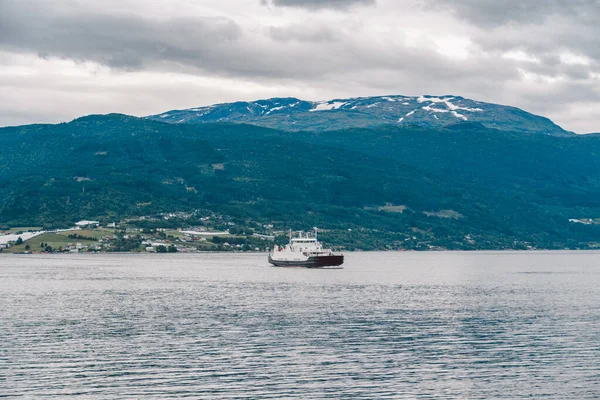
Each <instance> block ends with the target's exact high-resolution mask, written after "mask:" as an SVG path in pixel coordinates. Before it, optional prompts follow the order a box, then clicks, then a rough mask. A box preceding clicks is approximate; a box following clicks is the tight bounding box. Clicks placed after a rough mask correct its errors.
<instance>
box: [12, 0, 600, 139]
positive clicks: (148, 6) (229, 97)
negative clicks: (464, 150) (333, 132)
mask: <svg viewBox="0 0 600 400" xmlns="http://www.w3.org/2000/svg"><path fill="white" fill-rule="evenodd" d="M598 21H600V0H503V1H497V0H447V1H444V0H238V1H236V0H103V1H96V0H0V126H5V125H15V124H26V123H37V122H59V121H68V120H71V119H73V118H76V117H78V116H81V115H86V114H95V113H109V112H120V113H126V114H132V115H139V116H142V115H149V114H155V113H160V112H163V111H167V110H170V109H179V108H192V107H197V106H203V105H209V104H213V103H219V102H228V101H235V100H256V99H261V98H268V97H274V96H282V97H287V96H294V97H299V98H302V99H306V100H326V99H333V98H344V97H357V96H370V95H387V94H402V95H421V94H433V95H443V94H453V95H461V96H463V97H468V98H472V99H475V100H481V101H487V102H492V103H500V104H508V105H514V106H517V107H520V108H523V109H525V110H527V111H530V112H533V113H536V114H541V115H544V116H547V117H549V118H551V119H552V120H553V121H555V122H556V123H558V124H559V125H561V126H562V127H564V128H565V129H568V130H572V131H575V132H578V133H587V132H600V28H599V26H600V23H599V22H598Z"/></svg>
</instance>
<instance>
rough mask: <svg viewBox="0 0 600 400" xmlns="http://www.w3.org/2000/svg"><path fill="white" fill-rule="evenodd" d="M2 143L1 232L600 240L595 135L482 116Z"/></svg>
mask: <svg viewBox="0 0 600 400" xmlns="http://www.w3.org/2000/svg"><path fill="white" fill-rule="evenodd" d="M0 142H1V143H2V146H1V147H0V171H1V172H0V225H2V226H30V225H40V226H46V227H50V226H57V227H58V226H64V225H68V224H71V223H73V222H75V221H76V220H79V219H84V218H87V219H99V220H115V219H116V220H119V219H122V218H125V217H130V216H141V215H152V214H155V213H159V212H173V211H190V210H194V209H201V210H206V211H207V212H208V211H210V212H215V213H219V214H221V215H225V216H228V218H231V219H232V220H234V221H240V222H241V223H243V221H255V222H258V223H261V224H274V226H275V227H276V228H281V229H286V228H288V227H290V228H294V229H309V228H311V227H313V226H319V227H322V228H325V229H330V230H331V232H332V233H331V235H333V236H332V237H334V236H335V240H336V241H338V242H339V243H341V244H342V245H344V246H346V247H348V248H364V249H369V248H386V247H388V248H389V247H392V248H435V247H442V248H451V249H457V248H465V249H472V248H484V249H501V248H526V247H527V246H534V247H538V248H566V247H568V248H579V247H581V248H587V247H594V246H595V244H596V242H600V226H597V225H595V221H593V219H594V218H600V158H599V157H598V155H600V137H598V136H596V135H588V136H575V135H563V136H551V135H544V134H523V133H522V132H507V131H498V130H495V129H488V128H485V127H484V126H483V125H480V124H477V123H462V124H456V125H452V126H448V127H445V128H441V129H426V128H419V127H411V126H408V127H399V126H381V127H376V128H369V129H349V130H337V131H326V132H284V131H278V130H272V129H267V128H262V127H257V126H251V125H242V124H226V123H225V124H224V123H220V124H197V125H196V124H189V125H188V124H166V123H161V122H156V121H152V120H148V119H139V118H134V117H129V116H124V115H106V116H89V117H83V118H80V119H77V120H75V121H73V122H71V123H64V124H58V125H30V126H21V127H11V128H2V129H0ZM569 219H578V220H579V219H585V222H586V223H585V224H583V223H577V222H569ZM588 219H589V220H588Z"/></svg>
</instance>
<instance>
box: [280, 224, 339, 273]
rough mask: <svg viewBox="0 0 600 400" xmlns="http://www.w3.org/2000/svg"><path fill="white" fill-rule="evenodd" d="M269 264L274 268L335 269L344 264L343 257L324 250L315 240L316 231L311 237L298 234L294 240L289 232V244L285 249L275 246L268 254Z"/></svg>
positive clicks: (329, 250)
mask: <svg viewBox="0 0 600 400" xmlns="http://www.w3.org/2000/svg"><path fill="white" fill-rule="evenodd" d="M269 263H271V264H273V265H274V266H276V267H304V268H323V267H336V266H338V265H342V264H343V263H344V255H343V254H334V252H333V251H332V250H331V249H324V248H323V246H322V245H321V243H319V241H318V240H317V230H316V229H315V231H314V234H313V235H311V234H308V233H307V234H303V233H302V232H300V234H299V236H298V237H295V238H292V231H290V242H289V243H288V244H287V245H286V246H285V247H280V246H278V245H275V246H274V248H273V252H272V253H269Z"/></svg>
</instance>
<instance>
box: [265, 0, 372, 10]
mask: <svg viewBox="0 0 600 400" xmlns="http://www.w3.org/2000/svg"><path fill="white" fill-rule="evenodd" d="M261 4H263V5H272V6H275V7H297V8H307V9H312V10H317V9H325V8H328V9H338V10H347V9H349V8H350V7H353V6H357V5H358V6H372V5H375V0H261Z"/></svg>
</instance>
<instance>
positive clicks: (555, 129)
mask: <svg viewBox="0 0 600 400" xmlns="http://www.w3.org/2000/svg"><path fill="white" fill-rule="evenodd" d="M148 118H149V119H153V120H156V121H162V122H167V123H206V122H234V123H248V124H253V125H259V126H264V127H268V128H274V129H281V130H291V131H300V130H311V131H323V130H338V129H347V128H364V127H374V126H380V125H386V124H389V125H396V126H409V125H417V126H421V127H424V128H441V127H444V126H446V125H451V124H455V123H460V122H465V121H469V122H477V123H480V124H482V125H483V126H485V127H488V128H494V129H499V130H505V131H515V132H524V133H545V134H554V135H556V134H559V135H562V134H570V132H567V131H565V130H563V129H562V128H561V127H559V126H558V125H556V124H554V123H553V122H552V121H551V120H549V119H548V118H544V117H540V116H537V115H534V114H530V113H528V112H525V111H523V110H520V109H518V108H515V107H508V106H501V105H498V104H490V103H483V102H479V101H474V100H469V99H465V98H463V97H460V96H441V97H436V96H420V97H410V96H378V97H358V98H352V99H335V100H329V101H322V102H311V101H304V100H300V99H296V98H273V99H268V100H258V101H253V102H245V101H240V102H235V103H225V104H215V105H212V106H207V107H199V108H192V109H188V110H173V111H168V112H166V113H162V114H158V115H152V116H150V117H148Z"/></svg>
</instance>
